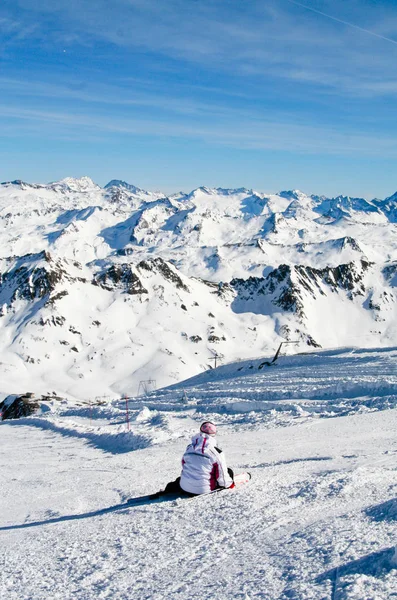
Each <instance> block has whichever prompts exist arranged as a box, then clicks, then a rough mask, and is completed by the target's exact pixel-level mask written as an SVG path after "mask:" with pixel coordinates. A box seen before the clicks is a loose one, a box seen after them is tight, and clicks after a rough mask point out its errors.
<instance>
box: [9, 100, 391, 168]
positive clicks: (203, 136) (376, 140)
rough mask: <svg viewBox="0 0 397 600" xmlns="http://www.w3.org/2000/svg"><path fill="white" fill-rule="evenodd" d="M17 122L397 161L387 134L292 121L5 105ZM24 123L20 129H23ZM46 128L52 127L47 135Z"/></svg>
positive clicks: (66, 130)
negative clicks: (229, 122)
mask: <svg viewBox="0 0 397 600" xmlns="http://www.w3.org/2000/svg"><path fill="white" fill-rule="evenodd" d="M1 118H4V119H7V120H8V121H9V120H10V119H13V120H14V124H13V132H14V135H15V134H17V132H18V127H19V131H20V133H22V134H26V129H25V127H24V122H29V123H30V126H32V123H34V124H35V127H36V128H37V130H38V131H40V132H41V135H42V136H45V135H46V132H47V133H48V134H49V135H50V136H51V138H54V136H55V137H56V136H59V137H60V138H61V137H64V136H65V134H68V136H69V138H70V139H73V136H74V139H75V140H76V141H77V140H80V141H83V140H84V138H85V136H86V135H87V134H90V135H92V134H93V133H95V134H100V133H102V134H106V133H107V134H123V135H126V136H142V135H143V136H152V137H155V138H161V137H167V138H170V137H171V138H174V139H178V138H185V139H191V140H193V141H194V140H200V141H204V142H206V143H207V144H209V145H211V144H223V145H228V146H231V147H234V148H240V149H262V150H284V151H294V152H303V153H313V154H316V153H325V154H338V155H347V156H348V155H352V154H353V155H362V156H370V155H372V154H373V153H374V152H376V153H377V154H383V155H384V156H385V157H396V156H397V140H396V139H395V138H394V137H393V136H388V135H386V134H384V135H382V136H379V135H369V134H367V135H365V134H360V133H359V132H357V131H356V132H354V131H350V132H341V131H336V130H335V129H334V128H333V127H325V126H324V127H320V128H319V127H314V126H311V125H309V124H295V123H290V122H275V121H273V120H272V121H266V120H265V119H263V120H262V121H253V120H248V119H245V120H243V119H242V120H240V121H239V122H238V123H236V124H235V127H233V128H229V127H227V126H225V125H224V124H222V123H211V124H209V125H207V126H205V125H204V124H200V123H194V122H190V123H188V122H185V123H175V122H174V123H169V122H167V121H166V120H161V119H157V120H153V119H120V118H117V117H112V116H109V115H88V114H70V113H64V112H56V111H44V110H33V109H25V110H21V109H16V108H12V107H10V106H3V105H0V119H1ZM18 124H19V125H18ZM46 127H47V128H48V129H47V130H46Z"/></svg>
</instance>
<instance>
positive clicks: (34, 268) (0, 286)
mask: <svg viewBox="0 0 397 600" xmlns="http://www.w3.org/2000/svg"><path fill="white" fill-rule="evenodd" d="M43 262H44V264H38V263H43ZM65 276H66V271H65V270H64V268H63V266H62V265H61V263H60V262H59V261H53V260H52V258H51V256H50V254H48V252H40V253H39V254H27V255H26V256H22V257H21V258H19V259H18V260H17V261H16V263H15V264H14V266H13V267H11V269H9V270H8V271H6V272H5V273H3V274H1V275H0V303H5V304H7V305H12V304H13V303H14V302H15V301H16V300H17V299H18V298H22V299H24V300H29V301H34V300H38V299H41V298H45V297H48V298H50V294H51V293H52V292H53V291H54V290H55V288H56V286H57V284H58V283H59V282H60V281H62V279H63V277H65ZM62 295H64V294H62ZM59 297H62V296H59Z"/></svg>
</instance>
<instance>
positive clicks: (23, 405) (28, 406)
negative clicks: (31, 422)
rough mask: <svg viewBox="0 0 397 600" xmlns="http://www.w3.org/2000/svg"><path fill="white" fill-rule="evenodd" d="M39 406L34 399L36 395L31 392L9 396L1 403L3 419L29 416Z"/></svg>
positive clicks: (0, 410)
mask: <svg viewBox="0 0 397 600" xmlns="http://www.w3.org/2000/svg"><path fill="white" fill-rule="evenodd" d="M39 408H40V404H39V403H38V402H37V400H35V399H34V395H33V394H31V393H26V394H22V395H21V396H15V395H12V396H7V398H6V399H5V400H3V402H1V403H0V413H1V415H2V420H3V421H5V420H6V419H20V418H21V417H28V416H29V415H32V414H33V413H35V412H36V411H37V410H38V409H39Z"/></svg>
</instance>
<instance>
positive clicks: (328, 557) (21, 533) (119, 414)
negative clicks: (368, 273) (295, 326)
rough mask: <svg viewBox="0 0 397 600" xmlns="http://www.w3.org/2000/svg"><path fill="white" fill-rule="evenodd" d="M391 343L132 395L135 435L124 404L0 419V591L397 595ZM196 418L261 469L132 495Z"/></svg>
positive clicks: (77, 598)
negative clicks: (185, 495)
mask: <svg viewBox="0 0 397 600" xmlns="http://www.w3.org/2000/svg"><path fill="white" fill-rule="evenodd" d="M396 354H397V351H396V350H395V349H389V350H384V349H382V350H371V351H360V350H357V349H356V350H354V349H350V350H345V351H328V352H319V353H314V354H311V355H308V356H295V357H288V358H284V359H283V360H282V361H280V363H279V365H278V366H277V367H275V366H273V367H268V368H267V367H266V368H265V369H258V366H259V364H260V361H259V360H258V361H245V362H242V363H238V364H230V365H225V366H224V367H221V368H219V369H216V370H213V371H210V372H207V373H205V374H202V375H200V376H198V377H196V378H193V379H191V380H189V381H186V382H183V383H181V384H180V385H178V386H173V387H172V388H168V389H164V390H159V391H158V392H153V393H152V394H149V395H148V396H146V397H142V398H135V399H132V400H131V401H130V420H131V422H130V426H131V430H130V431H127V427H126V423H125V413H124V412H123V411H124V410H125V403H121V402H119V401H113V402H109V403H108V404H105V405H102V406H93V407H91V409H90V408H89V407H88V406H86V405H79V404H78V403H77V404H76V405H75V406H72V405H70V404H68V405H65V404H63V403H58V404H57V403H56V402H53V403H48V405H47V411H46V412H43V414H42V415H41V416H33V417H29V418H26V419H22V420H19V421H13V422H7V421H5V422H3V423H1V425H0V448H1V450H2V452H1V453H0V468H1V473H2V486H1V487H2V494H1V497H0V515H1V519H0V540H1V542H0V543H1V548H2V553H1V558H0V598H4V599H7V600H48V599H51V600H52V599H59V600H92V599H93V598H95V599H100V600H105V599H109V600H110V599H111V600H127V599H128V600H130V599H132V598H133V599H134V600H135V599H136V600H149V599H150V600H152V599H153V600H165V599H167V600H168V599H170V598H175V599H177V600H182V599H183V600H187V599H189V598H192V597H200V598H202V599H204V600H205V599H208V600H210V599H211V600H212V599H216V600H223V599H228V598H240V599H242V600H252V599H254V598H255V599H259V598H260V599H265V600H276V599H279V600H290V599H296V600H319V599H321V600H347V599H348V600H363V599H368V600H369V599H371V600H375V599H376V600H389V599H393V598H397V585H396V580H397V578H396V575H397V550H395V549H396V544H397V535H396V533H397V525H396V521H397V464H396V463H397V440H396V427H397V411H396V408H395V406H396V402H395V399H396V394H395V386H396V383H397V381H396V375H395V373H396V372H397V371H396V368H397V367H396V366H395V365H396V362H395V361H396V358H397V356H396ZM251 367H252V368H251ZM371 389H372V393H371ZM48 409H49V410H48ZM329 417H332V418H329ZM203 418H213V419H215V420H216V422H217V423H218V424H219V436H218V439H219V443H220V444H221V446H222V447H223V448H224V450H225V453H226V458H227V461H228V464H230V466H232V467H234V468H235V470H236V472H239V471H245V470H248V471H251V473H252V476H253V479H252V481H251V482H250V483H249V484H248V485H246V486H244V487H241V488H238V489H236V490H230V491H225V492H221V493H219V494H212V495H208V496H203V497H199V498H194V499H189V500H186V499H177V500H170V501H169V502H161V503H149V502H147V501H145V502H143V503H141V504H139V503H138V504H137V505H135V506H134V505H128V504H127V500H128V499H129V498H137V497H140V496H144V495H146V494H148V493H152V492H154V491H156V490H157V489H160V488H161V487H163V486H164V485H165V483H166V482H167V481H170V480H171V479H174V478H175V477H176V476H177V475H178V474H179V469H180V458H181V455H182V452H183V450H184V448H185V446H186V443H187V440H188V439H189V436H190V434H192V433H193V432H194V431H195V430H196V429H197V426H198V424H199V423H200V421H201V420H202V419H203Z"/></svg>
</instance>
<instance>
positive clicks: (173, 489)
mask: <svg viewBox="0 0 397 600" xmlns="http://www.w3.org/2000/svg"><path fill="white" fill-rule="evenodd" d="M227 472H228V473H229V476H230V477H231V478H232V479H234V473H233V471H232V469H230V468H228V470H227ZM180 482H181V478H180V477H177V478H176V479H175V481H170V482H169V483H167V485H166V486H165V489H164V490H163V491H162V492H161V495H163V494H164V495H166V494H183V495H185V496H200V494H191V493H190V492H185V490H183V489H182V488H181V484H180ZM218 489H221V486H218Z"/></svg>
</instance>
